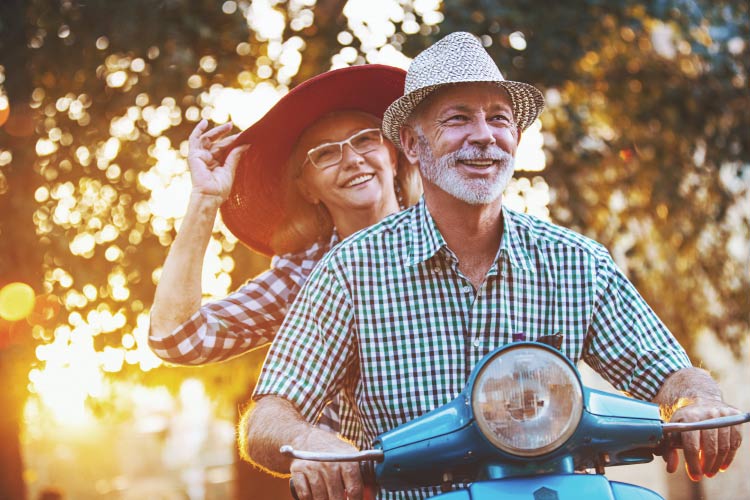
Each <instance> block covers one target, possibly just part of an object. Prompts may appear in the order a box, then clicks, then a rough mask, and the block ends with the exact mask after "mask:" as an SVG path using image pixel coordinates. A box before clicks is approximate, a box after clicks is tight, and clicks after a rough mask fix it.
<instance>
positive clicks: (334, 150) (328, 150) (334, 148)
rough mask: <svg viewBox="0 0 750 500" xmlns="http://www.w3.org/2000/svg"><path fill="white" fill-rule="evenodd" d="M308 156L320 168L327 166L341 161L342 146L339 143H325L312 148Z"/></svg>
mask: <svg viewBox="0 0 750 500" xmlns="http://www.w3.org/2000/svg"><path fill="white" fill-rule="evenodd" d="M307 156H308V157H309V158H310V161H311V162H313V164H314V165H315V166H316V167H318V168H326V167H330V166H331V165H333V164H335V163H338V162H339V161H341V146H340V145H339V144H324V145H322V146H318V147H317V148H315V149H311V150H310V151H309V152H308V153H307Z"/></svg>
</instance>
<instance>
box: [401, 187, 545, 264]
mask: <svg viewBox="0 0 750 500" xmlns="http://www.w3.org/2000/svg"><path fill="white" fill-rule="evenodd" d="M502 213H503V235H502V238H501V240H500V249H499V251H498V257H497V258H499V257H500V255H502V253H503V252H505V253H507V254H508V261H509V263H510V265H511V266H512V267H516V268H520V269H524V270H526V271H532V272H533V271H534V267H533V265H532V263H531V259H530V257H529V255H528V253H527V252H526V250H525V248H524V244H523V237H522V235H521V234H520V232H519V227H518V223H517V221H516V220H515V219H516V218H517V217H518V215H517V214H516V213H515V212H513V211H512V210H509V209H507V208H505V207H503V212H502ZM410 224H411V235H412V239H411V245H410V248H409V262H408V265H409V266H413V265H416V264H419V263H421V262H424V261H426V260H428V259H430V258H431V257H432V256H433V255H435V254H436V253H437V252H438V251H439V250H440V249H441V248H442V247H447V245H446V243H445V240H444V239H443V235H442V234H440V231H439V230H438V228H437V226H436V225H435V220H434V219H433V218H432V215H430V212H429V210H428V209H427V204H426V203H425V200H424V196H423V197H422V198H420V200H419V202H418V203H417V204H416V205H415V206H414V209H413V210H412V213H411V220H410Z"/></svg>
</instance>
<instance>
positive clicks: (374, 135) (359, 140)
mask: <svg viewBox="0 0 750 500" xmlns="http://www.w3.org/2000/svg"><path fill="white" fill-rule="evenodd" d="M382 143H383V136H382V135H380V130H378V129H371V130H363V131H362V132H360V133H358V134H356V135H353V136H352V137H351V139H349V144H351V145H352V149H353V150H354V151H356V152H357V153H369V152H370V151H372V150H373V149H375V148H376V147H378V146H380V145H381V144H382Z"/></svg>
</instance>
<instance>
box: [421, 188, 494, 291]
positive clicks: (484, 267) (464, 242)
mask: <svg viewBox="0 0 750 500" xmlns="http://www.w3.org/2000/svg"><path fill="white" fill-rule="evenodd" d="M425 202H426V203H427V208H428V209H429V211H430V215H432V218H433V219H434V221H435V225H436V226H437V228H438V230H439V231H440V234H442V236H443V239H445V242H446V244H447V245H448V248H450V249H451V251H453V253H455V254H456V256H457V257H458V262H459V266H458V267H459V269H460V270H461V272H462V273H464V274H465V275H466V276H467V277H468V278H469V279H470V280H471V282H472V284H473V285H474V288H479V286H481V284H482V282H483V281H484V277H485V275H486V274H487V271H488V270H489V268H490V267H491V266H492V262H493V261H494V259H495V257H496V256H497V251H498V249H499V248H500V240H501V239H502V232H503V231H502V230H503V217H502V196H500V197H498V198H497V200H495V201H493V202H491V203H489V204H486V205H471V204H469V203H466V202H465V201H461V200H459V199H457V198H455V197H453V196H451V195H449V194H448V193H446V192H445V191H443V190H441V189H439V188H435V189H429V188H427V187H426V188H425Z"/></svg>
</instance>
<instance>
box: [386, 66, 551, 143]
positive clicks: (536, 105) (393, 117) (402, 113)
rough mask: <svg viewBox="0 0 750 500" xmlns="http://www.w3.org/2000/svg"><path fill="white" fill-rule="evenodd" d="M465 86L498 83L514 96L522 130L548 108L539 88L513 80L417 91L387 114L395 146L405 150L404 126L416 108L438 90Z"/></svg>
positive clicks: (518, 121)
mask: <svg viewBox="0 0 750 500" xmlns="http://www.w3.org/2000/svg"><path fill="white" fill-rule="evenodd" d="M465 83H494V84H496V85H497V86H498V87H502V88H504V89H505V90H506V91H507V92H508V94H509V95H510V99H511V102H512V105H513V115H514V118H515V120H516V123H517V124H518V128H519V129H521V130H522V131H523V130H526V129H527V128H528V127H529V126H530V125H531V124H532V123H534V120H536V119H537V117H538V116H539V114H540V113H541V112H542V110H543V109H544V96H543V95H542V93H541V92H540V91H539V89H537V88H536V87H534V86H533V85H529V84H528V83H524V82H514V81H509V80H490V81H488V80H482V81H476V82H475V81H465V82H455V83H442V84H439V85H430V86H427V87H422V88H419V89H416V90H414V91H413V92H410V93H408V94H406V95H405V96H403V97H401V98H399V99H397V100H396V101H394V102H393V104H391V105H390V106H389V107H388V109H387V110H386V111H385V113H384V116H383V133H384V134H385V136H386V137H387V138H388V139H390V140H391V142H392V143H393V144H395V145H396V147H398V148H399V149H403V148H402V146H401V138H400V131H401V127H402V126H403V125H404V123H405V122H406V120H407V119H408V118H409V116H410V115H411V114H412V112H413V111H414V109H416V107H417V106H419V104H420V103H421V102H422V101H424V100H425V99H426V98H427V97H428V96H429V95H430V94H432V93H433V92H435V91H436V90H438V89H440V88H442V87H446V86H449V85H461V84H465Z"/></svg>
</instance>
